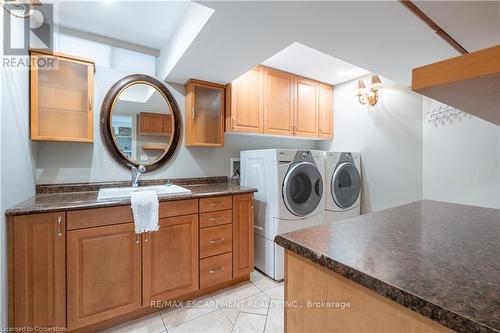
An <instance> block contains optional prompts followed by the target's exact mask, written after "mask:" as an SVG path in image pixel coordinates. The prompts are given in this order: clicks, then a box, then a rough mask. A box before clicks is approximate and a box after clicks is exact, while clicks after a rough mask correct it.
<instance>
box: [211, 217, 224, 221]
mask: <svg viewBox="0 0 500 333" xmlns="http://www.w3.org/2000/svg"><path fill="white" fill-rule="evenodd" d="M217 220H221V221H222V220H224V216H221V217H219V218H215V217H211V218H210V221H217Z"/></svg>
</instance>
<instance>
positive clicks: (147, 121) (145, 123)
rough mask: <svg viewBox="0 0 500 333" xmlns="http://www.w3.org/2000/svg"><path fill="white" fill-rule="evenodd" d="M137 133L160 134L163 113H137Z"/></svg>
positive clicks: (161, 132)
mask: <svg viewBox="0 0 500 333" xmlns="http://www.w3.org/2000/svg"><path fill="white" fill-rule="evenodd" d="M139 134H141V135H162V134H163V115H162V114H161V113H151V112H141V113H140V114H139Z"/></svg>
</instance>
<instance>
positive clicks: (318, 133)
mask: <svg viewBox="0 0 500 333" xmlns="http://www.w3.org/2000/svg"><path fill="white" fill-rule="evenodd" d="M227 91H228V93H227V96H228V103H227V105H228V110H227V112H226V130H227V131H230V132H246V133H263V134H272V135H287V136H298V137H308V138H320V139H331V138H332V137H333V87H332V86H330V85H327V84H324V83H321V82H318V81H314V80H310V79H307V78H304V77H301V76H297V75H294V74H291V73H287V72H283V71H280V70H277V69H273V68H269V67H265V66H257V67H256V68H254V69H252V70H250V71H249V72H247V73H245V74H244V75H242V76H241V77H239V78H238V79H236V80H235V81H233V82H231V84H229V85H228V88H227ZM261 119H263V121H261Z"/></svg>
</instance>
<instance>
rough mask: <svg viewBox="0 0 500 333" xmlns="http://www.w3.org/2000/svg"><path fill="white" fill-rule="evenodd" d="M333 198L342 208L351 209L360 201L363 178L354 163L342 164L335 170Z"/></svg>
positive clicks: (332, 187)
mask: <svg viewBox="0 0 500 333" xmlns="http://www.w3.org/2000/svg"><path fill="white" fill-rule="evenodd" d="M331 190H332V197H333V200H334V201H335V203H336V204H337V206H339V207H340V208H344V209H346V208H349V207H351V206H352V205H354V203H355V202H356V200H358V197H359V192H360V191H361V176H360V175H359V172H358V169H357V168H356V166H355V165H354V164H353V163H349V162H346V163H341V164H339V165H338V166H337V168H336V169H335V172H334V173H333V176H332V181H331Z"/></svg>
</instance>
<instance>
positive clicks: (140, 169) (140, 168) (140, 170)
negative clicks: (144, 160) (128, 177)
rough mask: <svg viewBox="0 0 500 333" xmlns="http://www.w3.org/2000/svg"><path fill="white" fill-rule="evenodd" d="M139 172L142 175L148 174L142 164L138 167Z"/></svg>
mask: <svg viewBox="0 0 500 333" xmlns="http://www.w3.org/2000/svg"><path fill="white" fill-rule="evenodd" d="M137 171H139V172H140V173H144V172H146V167H145V166H144V165H142V164H140V165H139V167H137Z"/></svg>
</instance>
